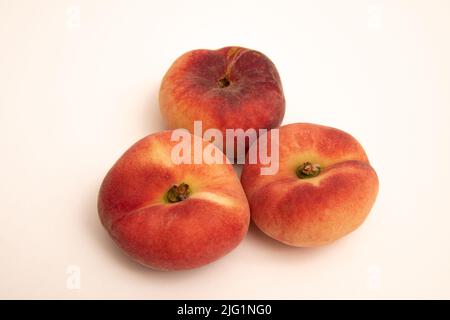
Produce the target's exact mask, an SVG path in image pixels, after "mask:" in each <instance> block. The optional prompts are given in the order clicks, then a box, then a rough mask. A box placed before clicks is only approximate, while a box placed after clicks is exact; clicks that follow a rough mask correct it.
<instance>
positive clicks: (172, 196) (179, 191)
mask: <svg viewBox="0 0 450 320" xmlns="http://www.w3.org/2000/svg"><path fill="white" fill-rule="evenodd" d="M190 194H191V190H190V189H189V185H188V184H186V183H184V182H183V183H181V184H179V185H176V184H175V185H173V186H172V187H171V188H170V189H169V190H168V191H167V193H166V198H167V201H168V202H170V203H175V202H179V201H183V200H185V199H187V198H188V197H189V195H190Z"/></svg>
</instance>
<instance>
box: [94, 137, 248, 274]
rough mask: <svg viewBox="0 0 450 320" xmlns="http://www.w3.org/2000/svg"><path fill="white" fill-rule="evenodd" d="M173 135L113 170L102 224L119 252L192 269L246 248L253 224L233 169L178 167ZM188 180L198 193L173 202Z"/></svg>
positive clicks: (101, 206) (101, 204) (141, 146)
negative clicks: (175, 190) (173, 193)
mask: <svg viewBox="0 0 450 320" xmlns="http://www.w3.org/2000/svg"><path fill="white" fill-rule="evenodd" d="M170 137H171V131H164V132H161V133H156V134H152V135H149V136H147V137H145V138H144V139H142V140H140V141H138V142H137V143H136V144H134V145H133V146H132V147H131V148H130V149H129V150H128V151H126V152H125V154H124V155H122V157H121V158H120V159H119V160H118V161H117V162H116V163H115V164H114V166H113V167H112V168H111V170H110V171H109V172H108V174H107V175H106V177H105V179H104V181H103V183H102V186H101V188H100V193H99V197H98V212H99V217H100V220H101V222H102V224H103V225H104V227H105V228H106V230H107V231H108V232H109V234H110V235H111V237H112V238H113V239H114V241H115V242H116V243H117V244H118V245H119V247H121V248H122V249H123V250H124V251H125V252H126V253H127V254H128V255H130V256H131V257H132V258H134V259H135V260H137V261H139V262H140V263H142V264H144V265H147V266H149V267H152V268H154V269H160V270H179V269H189V268H194V267H199V266H201V265H204V264H207V263H210V262H212V261H214V260H216V259H218V258H220V257H221V256H223V255H225V254H226V253H228V252H229V251H230V250H232V249H233V248H235V247H236V246H237V245H238V244H239V243H240V241H241V240H242V239H243V237H244V236H245V234H246V232H247V229H248V223H249V208H248V203H247V199H246V197H245V194H244V191H243V189H242V186H241V185H240V182H239V179H238V177H237V175H236V173H235V172H234V170H233V167H232V166H231V165H230V164H227V163H225V164H174V163H172V161H171V150H172V147H173V146H174V145H175V144H176V142H172V141H171V139H170ZM202 143H203V147H206V146H208V145H211V144H210V143H209V142H207V141H204V140H203V142H202ZM214 148H215V147H214ZM216 151H217V152H220V151H219V150H218V149H217V150H216ZM183 182H184V183H187V184H188V185H189V187H190V189H191V195H190V196H189V197H188V198H187V199H186V200H183V201H180V202H176V203H168V202H167V199H166V197H165V195H166V193H167V191H168V189H169V188H171V187H172V186H173V185H175V184H180V183H183Z"/></svg>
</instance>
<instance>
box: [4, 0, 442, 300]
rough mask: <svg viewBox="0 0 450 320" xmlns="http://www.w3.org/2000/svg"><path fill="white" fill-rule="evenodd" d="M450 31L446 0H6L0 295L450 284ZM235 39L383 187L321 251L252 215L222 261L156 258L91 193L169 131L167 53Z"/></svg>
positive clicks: (340, 291) (222, 294)
mask: <svg viewBox="0 0 450 320" xmlns="http://www.w3.org/2000/svg"><path fill="white" fill-rule="evenodd" d="M449 34H450V2H449V1H446V0H442V1H431V0H430V1H413V0H409V1H406V0H405V1H381V0H373V1H364V0H355V1H332V0H330V1H289V2H288V1H280V0H277V1H262V0H257V1H234V0H227V1H166V0H165V1H160V2H156V1H110V0H104V1H92V0H89V1H88V0H86V1H75V0H73V1H69V0H64V1H63V0H53V1H50V0H40V1H31V0H29V1H24V0H0V146H1V149H0V150H1V157H0V228H1V231H0V297H1V298H145V299H147V298H210V299H214V298H267V299H271V298H275V299H277V298H286V299H294V298H296V299H298V298H450V192H449V190H450V189H449V181H450V169H449V165H450V151H449V148H450V129H449V125H450V90H449V89H450V62H449V57H450V36H449ZM227 45H240V46H245V47H249V48H253V49H257V50H259V51H262V52H263V53H265V54H267V55H268V56H269V57H270V58H271V59H272V60H273V61H274V63H275V64H276V65H277V67H278V70H279V72H280V75H281V78H282V81H283V85H284V89H285V95H286V100H287V109H286V116H285V118H284V122H283V123H284V124H287V123H292V122H314V123H320V124H325V125H330V126H334V127H337V128H340V129H343V130H345V131H347V132H349V133H351V134H353V135H354V136H355V137H357V138H358V140H359V141H360V142H361V143H362V144H363V146H364V147H365V149H366V151H367V153H368V155H369V157H370V160H371V162H372V164H373V166H374V168H375V169H376V170H377V172H378V174H379V178H380V193H379V197H378V199H377V202H376V204H375V207H374V209H373V210H372V213H371V214H370V216H369V218H368V219H367V220H366V222H365V224H364V225H363V226H362V227H361V228H360V229H358V230H357V231H356V232H354V233H353V234H351V235H350V236H348V237H346V238H344V239H343V240H341V241H338V242H336V243H334V244H332V245H329V246H326V247H323V248H320V249H297V248H290V247H287V246H284V245H282V244H278V243H276V242H275V241H272V240H270V239H268V238H266V237H265V236H263V235H262V234H261V233H260V232H259V231H258V230H256V229H255V228H254V227H253V226H252V227H251V228H250V231H249V233H248V236H247V237H246V239H245V240H244V241H243V242H242V244H241V245H240V246H239V247H238V248H237V249H236V250H234V251H233V252H232V253H231V254H229V255H228V256H226V257H225V258H223V259H221V260H219V261H217V262H215V263H213V264H210V265H208V266H206V267H202V268H199V269H196V270H192V271H184V272H170V273H164V272H156V271H152V270H150V269H147V268H145V267H142V266H140V265H139V264H137V263H135V262H133V261H131V260H129V259H128V258H127V257H126V256H125V255H124V254H122V253H121V252H120V251H119V250H118V249H117V248H116V247H115V245H114V244H113V242H112V241H111V240H110V239H109V238H108V236H107V234H106V232H105V231H104V230H103V229H102V227H101V225H100V223H99V221H98V218H97V210H96V197H97V193H98V189H99V186H100V183H101V181H102V179H103V177H104V175H105V174H106V172H107V170H108V169H109V168H110V167H111V166H112V165H113V163H114V162H115V161H116V159H117V158H118V157H119V156H120V155H121V154H122V153H123V152H124V151H125V150H126V149H127V148H128V147H129V146H130V145H131V144H132V143H134V142H135V141H137V140H138V139H140V138H142V137H143V136H145V135H147V134H149V133H152V132H156V131H160V130H162V129H163V128H164V126H163V124H162V122H161V118H160V115H159V109H158V101H157V95H158V90H159V84H160V81H161V78H162V76H163V75H164V73H165V71H166V70H167V68H168V67H169V66H170V64H171V63H172V62H173V60H174V59H175V58H176V57H178V56H179V55H181V54H182V53H184V52H186V51H188V50H192V49H197V48H210V49H215V48H220V47H223V46H227ZM71 265H73V266H75V267H70V266H71ZM73 268H75V269H73ZM78 271H79V276H80V278H79V279H80V283H79V284H80V287H79V288H78V289H77V282H76V281H74V276H75V277H76V276H77V275H78ZM75 280H76V279H75Z"/></svg>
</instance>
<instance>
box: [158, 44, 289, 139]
mask: <svg viewBox="0 0 450 320" xmlns="http://www.w3.org/2000/svg"><path fill="white" fill-rule="evenodd" d="M221 79H226V84H225V86H221V85H220V81H221ZM159 101H160V110H161V114H162V116H163V119H164V120H165V121H166V123H167V124H168V126H169V127H170V128H172V129H175V128H186V129H188V130H190V131H191V132H193V123H194V121H196V120H201V121H202V122H203V128H204V129H209V128H217V129H219V130H221V131H222V132H225V129H232V128H240V129H244V130H247V129H249V128H253V129H261V128H266V129H271V128H276V127H278V126H279V125H280V124H281V121H282V120H283V116H284V111H285V100H284V95H283V89H282V86H281V80H280V77H279V75H278V71H277V70H276V68H275V65H274V64H273V63H272V61H270V60H269V58H267V57H266V56H265V55H264V54H262V53H260V52H258V51H255V50H250V49H246V48H241V47H225V48H222V49H218V50H205V49H199V50H193V51H190V52H187V53H185V54H183V55H182V56H181V57H179V58H178V59H177V60H176V61H175V62H174V63H173V65H172V66H171V67H170V69H169V70H168V71H167V73H166V75H165V76H164V79H163V81H162V84H161V88H160V94H159Z"/></svg>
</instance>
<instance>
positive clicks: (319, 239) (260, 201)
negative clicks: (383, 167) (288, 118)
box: [241, 123, 378, 247]
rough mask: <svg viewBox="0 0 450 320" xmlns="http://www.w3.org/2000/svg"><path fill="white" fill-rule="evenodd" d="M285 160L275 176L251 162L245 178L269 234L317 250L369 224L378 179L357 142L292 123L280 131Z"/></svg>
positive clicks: (257, 218)
mask: <svg viewBox="0 0 450 320" xmlns="http://www.w3.org/2000/svg"><path fill="white" fill-rule="evenodd" d="M267 138H268V140H269V143H276V142H272V141H270V135H267ZM254 147H256V143H255V144H253V145H252V147H251V148H254ZM279 157H280V158H279V171H278V173H276V174H275V175H266V176H264V175H260V167H261V166H262V165H261V164H260V163H259V162H258V163H256V164H245V165H244V168H243V171H242V176H241V182H242V185H243V187H244V190H245V193H246V195H247V198H248V201H249V204H250V212H251V217H252V220H253V221H254V223H255V224H256V225H257V226H258V227H259V229H261V230H262V231H263V232H264V233H266V234H267V235H268V236H270V237H272V238H274V239H276V240H278V241H280V242H283V243H285V244H288V245H292V246H297V247H314V246H320V245H325V244H328V243H331V242H333V241H335V240H337V239H339V238H342V237H343V236H345V235H347V234H348V233H350V232H352V231H353V230H355V229H356V228H358V227H359V226H360V225H361V224H362V223H363V221H364V220H365V218H366V217H367V215H368V214H369V211H370V210H371V208H372V205H373V203H374V202H375V198H376V196H377V193H378V178H377V174H376V173H375V170H374V169H373V168H372V167H371V166H370V164H369V160H368V159H367V156H366V153H365V152H364V150H363V148H362V147H361V145H360V144H359V143H358V141H357V140H356V139H355V138H353V137H352V136H351V135H349V134H348V133H345V132H343V131H340V130H338V129H334V128H330V127H325V126H321V125H314V124H306V123H295V124H289V125H285V126H282V127H281V128H280V129H279Z"/></svg>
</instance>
